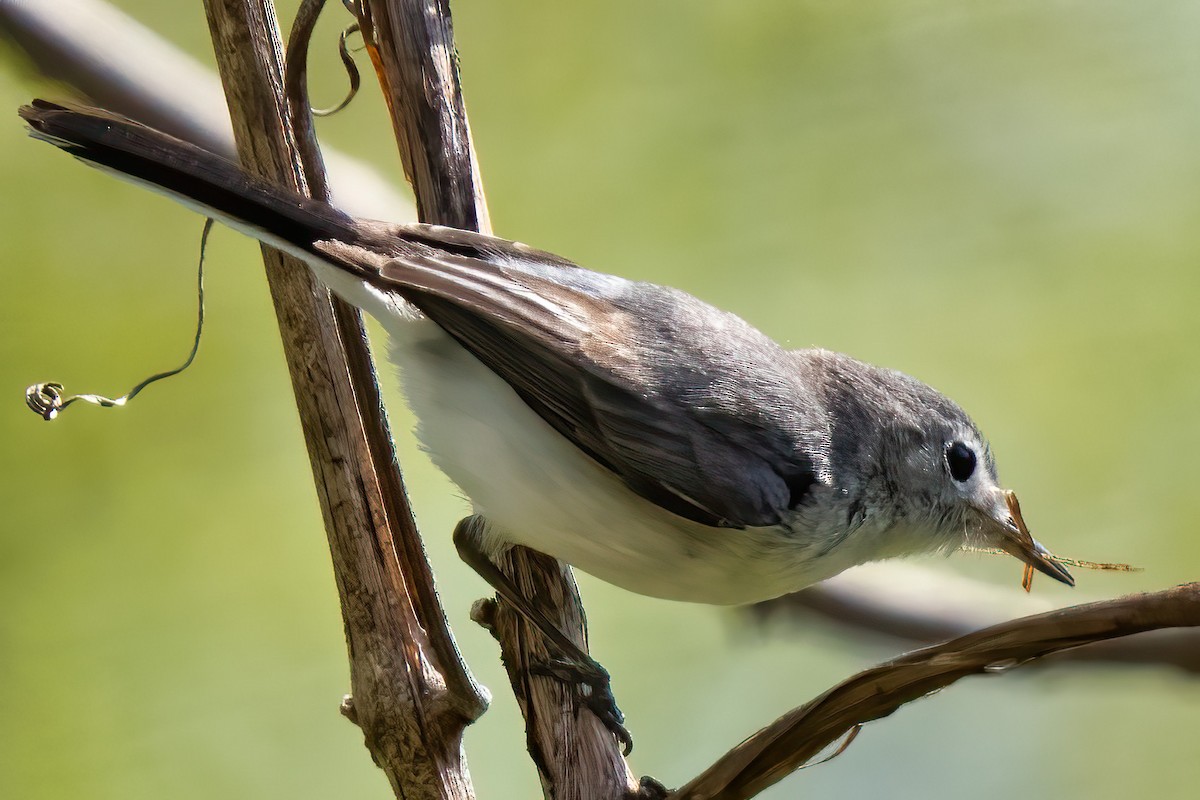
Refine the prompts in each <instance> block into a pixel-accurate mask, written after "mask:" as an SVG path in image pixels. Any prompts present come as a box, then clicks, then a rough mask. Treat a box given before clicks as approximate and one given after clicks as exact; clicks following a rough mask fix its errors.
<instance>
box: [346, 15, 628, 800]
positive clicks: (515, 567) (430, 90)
mask: <svg viewBox="0 0 1200 800" xmlns="http://www.w3.org/2000/svg"><path fill="white" fill-rule="evenodd" d="M362 9H363V13H362V16H361V17H360V19H359V24H360V27H361V29H362V32H363V38H364V40H365V41H366V43H367V50H368V52H369V53H370V54H371V59H372V61H373V62H374V64H375V67H376V72H377V74H378V77H379V81H380V85H381V87H382V89H383V94H384V97H385V99H386V100H387V103H388V108H389V110H390V112H391V114H392V123H393V126H394V127H395V129H396V135H397V141H398V142H399V144H400V154H401V158H402V160H403V162H404V170H405V174H407V175H408V177H409V180H410V181H412V184H413V188H414V191H415V193H416V197H417V208H418V210H419V214H420V218H421V220H422V221H425V222H433V223H438V224H442V225H450V226H454V227H457V228H466V229H469V230H478V231H481V232H484V233H490V232H491V227H490V223H489V221H488V213H487V205H486V202H485V200H484V197H483V188H482V181H481V179H480V175H479V169H478V165H477V163H476V161H475V152H474V146H473V145H472V142H471V134H470V126H469V124H468V121H467V114H466V108H465V105H464V103H463V98H462V91H461V87H460V84H459V75H458V60H457V55H456V53H457V51H456V49H455V46H454V34H453V26H452V23H451V18H450V9H449V4H448V2H447V0H368V1H367V2H364V3H362ZM499 566H500V567H501V569H503V570H504V571H505V572H506V573H507V574H508V575H509V576H510V577H512V578H513V579H514V580H515V581H516V583H517V586H518V587H519V588H520V589H521V591H522V592H523V593H524V594H525V596H526V597H536V598H538V601H539V604H540V605H542V606H543V610H544V611H545V612H546V613H547V615H548V616H549V617H550V619H551V620H552V621H553V622H554V623H555V624H557V625H558V627H559V629H560V630H562V631H563V632H564V633H566V634H567V635H568V636H570V637H571V638H572V639H574V640H575V641H576V642H577V643H579V644H581V645H586V641H587V634H586V631H585V628H584V614H583V608H582V605H581V603H580V600H579V593H578V590H577V589H576V587H575V582H574V579H573V578H572V577H571V573H570V569H569V568H568V567H566V566H565V565H563V564H559V563H558V562H556V561H555V560H554V559H551V558H547V557H546V556H542V555H539V554H537V553H533V552H532V551H528V550H525V549H523V548H515V549H514V550H513V551H511V552H510V553H509V554H508V555H507V556H506V557H505V559H504V562H503V563H501V564H499ZM492 622H493V623H494V625H493V626H492V628H493V632H494V633H495V634H496V636H497V637H498V639H499V641H500V643H501V650H502V654H503V656H504V664H505V668H506V669H507V670H508V674H509V680H510V682H511V683H512V686H513V690H514V692H515V693H516V695H517V700H518V702H519V703H520V705H521V709H522V712H523V713H524V714H525V719H526V727H527V741H528V744H529V749H530V753H531V754H532V756H533V758H534V762H535V764H536V765H537V767H538V773H539V776H540V777H541V780H542V786H543V789H544V791H545V792H546V795H547V797H551V796H553V797H555V798H558V800H570V799H571V798H607V797H620V796H623V795H625V794H627V793H628V792H630V791H632V790H634V789H635V788H636V782H635V781H634V780H633V776H632V775H631V773H630V772H629V768H628V766H627V765H626V764H625V760H624V758H622V756H621V753H620V750H619V749H618V747H617V743H616V741H615V740H614V738H613V737H612V736H611V735H610V734H609V733H608V732H607V731H606V730H605V729H604V727H603V726H602V725H601V724H600V723H599V721H598V720H596V719H595V718H594V717H593V716H592V715H590V714H587V713H583V714H580V713H578V712H577V709H576V707H575V700H574V698H573V697H572V693H571V692H570V691H567V690H566V689H565V688H564V687H563V686H561V685H560V684H559V683H558V682H557V681H554V680H553V679H549V678H544V677H531V676H530V675H529V672H528V668H529V666H530V665H531V664H533V663H537V662H538V661H543V660H544V659H545V657H546V653H545V650H544V648H543V644H542V641H541V638H542V637H541V636H540V635H539V634H538V633H537V632H536V631H534V630H533V629H532V628H530V627H529V626H528V625H527V623H526V622H525V621H524V620H523V619H521V618H520V617H519V616H518V615H517V614H516V613H515V612H513V611H512V610H511V609H509V608H508V606H507V604H505V603H501V604H500V605H499V607H498V609H497V613H496V614H495V615H494V617H493V618H492Z"/></svg>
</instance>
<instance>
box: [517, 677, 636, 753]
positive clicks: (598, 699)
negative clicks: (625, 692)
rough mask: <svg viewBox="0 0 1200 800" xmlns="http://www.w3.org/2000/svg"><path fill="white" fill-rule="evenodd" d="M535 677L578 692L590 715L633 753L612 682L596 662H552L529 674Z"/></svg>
mask: <svg viewBox="0 0 1200 800" xmlns="http://www.w3.org/2000/svg"><path fill="white" fill-rule="evenodd" d="M529 671H530V672H532V673H533V674H534V675H543V676H546V677H549V678H554V679H555V680H557V681H560V682H561V683H565V684H568V685H570V686H572V687H574V688H575V692H576V696H577V697H578V698H579V700H580V702H581V703H582V704H583V705H584V706H586V707H587V709H588V710H589V711H591V712H592V713H593V714H595V715H596V718H597V719H599V720H600V723H601V724H602V725H604V727H605V728H606V729H608V732H609V733H611V734H612V735H613V736H615V737H616V738H617V741H618V742H620V743H621V750H622V752H623V753H624V754H625V755H629V754H630V753H631V752H633V737H632V736H630V734H629V730H628V729H627V728H626V727H625V724H624V723H625V715H624V714H622V713H621V709H620V708H619V707H618V706H617V698H616V697H614V696H613V693H612V679H611V677H610V676H609V674H608V670H606V669H605V668H604V667H603V666H601V665H600V662H598V661H596V660H595V659H594V658H588V659H587V660H586V661H577V660H574V659H567V658H552V659H549V660H547V661H544V662H542V663H540V664H535V665H534V666H533V667H531V668H530V670H529Z"/></svg>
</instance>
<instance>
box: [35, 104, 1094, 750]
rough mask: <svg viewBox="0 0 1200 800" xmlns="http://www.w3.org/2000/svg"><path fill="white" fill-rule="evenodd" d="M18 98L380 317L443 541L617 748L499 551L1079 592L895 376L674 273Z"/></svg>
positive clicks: (591, 690) (711, 575) (715, 582)
mask: <svg viewBox="0 0 1200 800" xmlns="http://www.w3.org/2000/svg"><path fill="white" fill-rule="evenodd" d="M19 114H20V116H21V117H22V118H23V119H24V120H25V122H26V123H27V125H28V127H29V130H30V133H31V135H32V136H33V137H35V138H37V139H41V140H44V141H47V142H49V143H51V144H53V145H55V146H57V147H59V148H61V149H62V150H64V151H66V152H67V153H70V154H71V155H73V156H75V157H76V158H78V159H80V160H82V161H83V162H85V163H87V164H88V165H90V166H93V167H96V168H99V169H101V170H103V171H104V172H108V173H111V174H114V175H116V176H117V177H120V178H122V179H124V180H127V181H130V182H132V183H135V184H138V185H141V186H143V187H146V188H149V189H150V190H152V191H155V192H157V193H160V194H163V195H166V196H168V197H170V198H171V199H173V200H176V201H178V202H179V203H182V204H183V205H184V206H187V207H189V208H191V209H193V210H196V211H198V212H199V213H201V214H204V215H205V216H207V217H209V218H212V219H215V220H217V221H218V222H222V223H224V224H226V225H228V226H229V227H231V228H233V229H235V230H237V231H240V232H242V233H245V234H248V235H250V236H252V237H254V238H256V239H258V240H260V241H261V242H263V243H265V244H267V245H269V246H271V247H274V248H276V249H278V250H281V251H283V252H285V253H288V254H290V255H293V256H295V257H296V258H298V259H299V260H301V261H302V262H304V263H305V264H307V265H308V267H309V268H310V269H311V270H312V271H313V273H314V274H315V276H316V278H317V279H318V280H319V281H320V282H321V283H323V284H324V285H325V286H327V287H328V288H329V289H330V290H331V291H332V292H334V293H335V294H337V295H338V296H340V297H342V298H343V299H345V300H346V301H348V302H349V303H351V304H353V305H355V306H357V307H358V308H360V309H362V310H363V311H364V312H366V313H368V314H370V315H371V316H373V317H374V318H375V319H377V320H378V321H379V322H380V323H381V324H382V326H383V328H384V329H385V331H386V332H387V336H388V341H389V345H388V358H389V360H390V361H391V362H392V364H394V365H395V367H396V368H397V370H398V372H399V375H400V384H401V387H402V389H403V391H404V394H405V397H406V400H407V402H408V404H409V405H410V407H411V409H412V411H413V413H414V416H415V417H416V419H417V426H416V435H417V438H418V439H419V441H420V443H421V445H422V447H424V448H425V449H426V450H427V451H428V453H429V455H430V457H431V458H432V460H433V462H434V464H436V465H437V467H438V468H439V469H441V470H442V471H443V472H444V473H445V474H446V475H447V476H448V477H449V478H450V480H451V481H453V482H454V483H455V484H456V485H457V486H458V487H459V488H460V489H461V490H462V492H463V493H464V494H465V495H466V497H467V498H468V499H469V501H470V504H471V506H472V515H471V516H469V517H467V518H466V519H465V520H464V521H463V522H462V523H460V524H459V526H458V528H456V531H455V543H456V545H457V546H458V550H459V552H460V554H461V555H462V556H463V558H464V559H465V560H466V561H467V562H468V563H469V564H470V565H471V566H472V567H474V568H475V569H476V571H478V572H480V574H481V575H482V576H483V577H484V578H485V579H486V580H488V582H489V583H491V584H492V586H493V587H495V588H496V589H497V591H498V592H499V593H500V594H501V595H502V596H504V597H505V598H507V599H509V600H510V601H512V602H513V603H514V605H516V606H517V609H518V611H520V612H521V613H522V614H524V615H525V616H526V617H527V618H529V619H530V620H531V621H533V622H534V623H535V624H536V625H537V626H538V627H539V628H540V629H541V630H542V632H543V633H544V634H546V635H547V636H548V637H549V638H550V639H551V641H552V642H553V643H554V644H555V645H557V646H558V647H559V649H560V650H562V651H563V653H562V655H563V658H562V659H560V660H559V661H558V662H557V663H556V664H555V665H552V666H551V667H550V668H549V671H550V672H551V673H553V674H555V675H557V676H558V677H560V678H563V679H565V680H572V681H576V682H578V683H579V684H580V685H581V686H583V687H584V692H583V693H584V695H585V696H587V697H588V698H590V699H589V707H591V708H592V709H593V710H594V711H596V713H597V714H598V715H599V716H600V717H601V719H602V720H603V721H604V722H605V724H606V725H608V726H609V728H610V730H613V732H614V734H616V735H617V736H618V738H620V739H621V740H622V742H623V743H625V744H626V749H628V748H629V747H630V746H631V743H632V742H631V740H629V741H626V740H627V737H628V734H627V732H626V731H625V730H624V728H623V725H622V722H623V716H622V715H621V713H620V710H619V709H618V708H617V707H616V703H615V700H613V699H612V696H611V690H610V689H609V684H608V674H607V672H606V671H605V670H604V669H603V667H601V666H600V665H599V663H598V662H596V661H595V660H594V659H591V657H590V656H588V655H587V654H585V653H583V652H582V651H581V650H580V649H579V648H577V647H576V646H575V645H573V644H572V643H571V641H570V640H569V639H567V638H566V637H565V636H564V635H563V634H562V633H561V632H559V631H557V629H556V628H555V626H554V625H553V624H552V623H551V622H550V621H549V620H548V619H547V618H546V617H545V616H544V614H542V612H541V611H540V610H539V609H538V608H537V607H536V605H535V604H533V603H532V602H530V601H529V600H528V599H527V598H523V597H521V596H520V592H519V591H518V590H517V589H516V587H515V586H514V585H513V584H512V583H511V581H509V580H508V579H507V578H506V576H505V575H504V574H503V573H502V572H501V571H500V570H499V569H498V568H496V567H495V565H494V558H495V556H496V555H497V554H499V553H501V552H503V551H504V550H505V549H506V548H509V547H512V546H514V545H523V546H526V547H529V548H532V549H534V550H537V551H539V552H542V553H546V554H548V555H550V556H553V557H555V558H557V559H559V560H561V561H564V562H566V563H568V564H570V565H572V566H573V567H575V568H577V569H580V570H582V571H584V572H586V573H589V574H591V575H593V576H595V577H597V578H599V579H601V580H604V581H607V582H609V583H611V584H615V585H616V586H619V587H622V588H624V589H627V590H630V591H633V592H636V593H639V594H643V595H649V596H653V597H659V598H667V599H671V600H680V601H688V602H695V603H708V604H717V605H737V604H747V603H753V602H756V601H762V600H766V599H769V598H773V597H776V596H779V595H782V594H785V593H788V592H793V591H796V590H799V589H801V588H803V587H805V586H808V585H811V584H813V583H816V582H819V581H821V580H824V579H826V578H829V577H832V576H834V575H836V574H838V573H840V572H842V571H844V570H846V569H848V568H849V567H852V566H855V565H858V564H863V563H866V562H870V561H878V560H883V559H890V558H895V557H900V556H909V555H914V554H921V553H933V552H949V551H954V550H958V549H961V548H962V547H964V546H976V547H985V548H998V549H1001V550H1003V551H1005V552H1007V553H1009V554H1011V555H1013V556H1015V557H1016V558H1017V559H1019V560H1021V561H1022V562H1024V563H1025V564H1026V565H1028V568H1033V569H1037V570H1039V571H1041V572H1043V573H1045V574H1046V575H1049V576H1050V577H1052V578H1054V579H1056V580H1058V581H1061V582H1063V583H1066V584H1068V585H1074V580H1073V578H1072V577H1071V574H1070V573H1069V572H1068V571H1067V570H1066V568H1064V567H1063V566H1062V565H1061V564H1060V563H1058V562H1057V561H1056V560H1054V558H1053V556H1052V555H1051V554H1050V552H1049V551H1047V550H1046V548H1044V547H1043V546H1042V545H1041V544H1039V543H1038V542H1037V541H1036V540H1034V539H1033V538H1032V537H1031V536H1030V535H1029V532H1028V529H1027V528H1026V526H1025V523H1024V520H1023V519H1022V518H1021V514H1020V511H1019V507H1018V506H1017V505H1016V502H1015V495H1013V494H1012V493H1011V492H1010V491H1008V490H1006V489H1004V488H1003V487H1002V486H1001V484H1000V482H999V479H998V477H997V471H996V463H995V459H994V457H993V455H992V451H991V449H990V446H989V445H988V443H987V440H986V439H985V438H984V436H983V434H982V433H981V432H980V430H979V428H978V427H977V426H976V425H975V423H974V422H972V420H971V418H970V417H969V416H968V415H967V414H966V412H965V411H963V410H962V408H960V407H959V405H958V404H956V403H955V402H954V401H952V400H950V399H949V398H948V397H946V396H945V395H943V394H942V393H940V392H938V391H937V390H935V389H933V388H931V387H930V386H928V385H926V384H924V383H922V382H920V381H918V380H916V379H914V378H912V377H909V376H908V375H905V374H903V373H901V372H898V371H895V370H890V369H885V368H880V367H877V366H873V365H870V364H867V363H865V362H863V361H859V360H857V359H854V358H852V357H850V356H847V355H842V354H839V353H835V352H831V351H828V350H824V349H819V348H810V349H787V348H785V347H783V346H781V345H780V344H778V343H776V342H775V341H773V340H772V339H770V338H769V337H768V336H766V335H765V334H763V333H761V332H760V331H759V330H757V329H756V328H754V327H753V326H752V325H751V324H749V323H748V322H746V321H744V320H743V319H741V318H740V317H738V316H736V315H734V314H732V313H729V312H726V311H722V310H719V309H717V308H715V307H713V306H711V305H709V304H708V303H705V302H703V301H701V300H699V299H697V298H695V297H693V296H692V295H690V294H688V293H686V292H684V291H681V290H679V289H675V288H671V287H666V286H660V285H655V284H652V283H646V282H641V281H634V280H629V279H626V278H622V277H618V276H615V275H611V274H605V273H600V272H594V271H591V270H589V269H585V268H583V267H581V266H578V265H576V264H574V263H572V262H571V261H569V260H567V259H565V258H562V257H560V256H557V255H553V254H551V253H548V252H544V251H541V250H537V249H535V248H532V247H529V246H527V245H525V244H522V243H519V242H514V241H508V240H504V239H500V238H496V237H493V236H489V235H484V234H479V233H475V232H470V231H464V230H458V229H454V228H446V227H439V226H434V225H426V224H402V223H391V222H380V221H371V220H364V219H358V218H355V217H352V216H350V215H349V214H346V213H344V212H342V211H340V210H338V209H337V208H335V207H334V206H332V205H330V204H327V203H325V202H321V201H318V200H313V199H309V198H305V197H302V196H300V195H298V194H296V193H294V192H292V191H290V190H288V189H285V188H281V187H278V186H275V185H272V184H270V183H268V182H266V181H264V180H262V179H260V178H257V177H255V176H252V175H250V174H248V173H247V172H245V171H244V170H243V169H242V168H241V167H239V166H238V165H236V164H234V163H233V162H230V161H228V160H226V159H224V158H222V157H221V156H218V155H215V154H213V153H210V152H207V151H205V150H203V149H201V148H199V147H196V146H194V145H191V144H188V143H186V142H183V141H181V140H179V139H176V138H174V137H171V136H169V135H167V134H165V133H161V132H159V131H156V130H154V129H152V128H149V127H146V126H143V125H141V124H139V123H137V122H134V121H131V120H129V119H126V118H124V117H121V116H119V115H116V114H113V113H111V112H107V111H102V110H98V109H89V108H85V107H81V106H63V105H58V104H55V103H51V102H48V101H44V100H35V101H33V103H32V104H31V105H27V106H23V107H22V108H21V109H20V110H19Z"/></svg>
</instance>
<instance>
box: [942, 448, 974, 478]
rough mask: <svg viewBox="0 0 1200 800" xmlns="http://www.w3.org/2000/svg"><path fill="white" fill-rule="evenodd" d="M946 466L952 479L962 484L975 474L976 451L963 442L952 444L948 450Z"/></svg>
mask: <svg viewBox="0 0 1200 800" xmlns="http://www.w3.org/2000/svg"><path fill="white" fill-rule="evenodd" d="M946 466H948V467H949V468H950V477H951V478H954V480H956V481H958V482H959V483H962V482H963V481H965V480H967V479H968V478H970V477H971V476H972V475H974V474H975V451H974V450H972V449H971V448H970V447H967V446H966V445H965V444H963V443H962V442H951V443H950V446H949V447H947V448H946Z"/></svg>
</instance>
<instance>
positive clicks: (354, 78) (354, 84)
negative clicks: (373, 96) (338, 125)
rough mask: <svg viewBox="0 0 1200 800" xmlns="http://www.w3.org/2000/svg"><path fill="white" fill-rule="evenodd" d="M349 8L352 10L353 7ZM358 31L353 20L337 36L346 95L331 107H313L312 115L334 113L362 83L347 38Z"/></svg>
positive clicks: (356, 92) (340, 108) (341, 107)
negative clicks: (348, 89) (343, 70)
mask: <svg viewBox="0 0 1200 800" xmlns="http://www.w3.org/2000/svg"><path fill="white" fill-rule="evenodd" d="M347 7H349V4H347ZM351 10H352V11H353V9H351ZM359 31H360V29H359V27H358V23H357V22H355V23H354V24H352V25H350V26H349V27H347V28H346V29H345V30H343V31H342V35H341V36H340V37H338V56H340V57H341V59H342V66H343V67H345V69H346V77H347V78H349V79H350V91H349V92H347V93H346V96H345V97H344V98H343V99H342V102H340V103H338V104H337V105H336V106H333V107H332V108H321V109H317V108H314V109H313V110H312V114H313V116H314V117H328V116H331V115H333V114H336V113H337V112H339V111H341V110H342V109H343V108H345V107H346V106H348V105H350V101H351V100H353V99H354V96H355V95H357V94H358V88H359V86H361V85H362V76H361V75H360V74H359V72H358V65H357V64H355V63H354V56H353V55H351V53H350V43H349V40H350V36H351V35H352V34H354V33H358V32H359Z"/></svg>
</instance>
